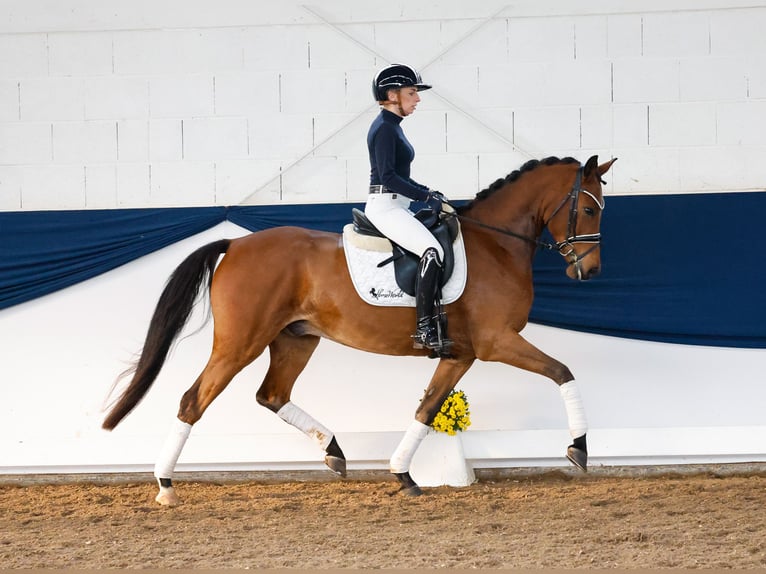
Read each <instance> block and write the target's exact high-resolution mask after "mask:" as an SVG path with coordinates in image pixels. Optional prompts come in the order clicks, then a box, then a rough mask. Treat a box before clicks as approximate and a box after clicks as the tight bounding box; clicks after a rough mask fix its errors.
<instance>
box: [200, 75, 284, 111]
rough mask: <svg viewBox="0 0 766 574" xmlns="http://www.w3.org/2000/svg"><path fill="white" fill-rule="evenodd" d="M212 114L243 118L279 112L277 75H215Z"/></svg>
mask: <svg viewBox="0 0 766 574" xmlns="http://www.w3.org/2000/svg"><path fill="white" fill-rule="evenodd" d="M214 81H215V114H216V115H217V116H246V115H253V116H255V115H259V114H269V113H274V112H278V111H279V74H278V73H277V72H260V71H248V72H226V73H222V74H216V76H215V78H214Z"/></svg>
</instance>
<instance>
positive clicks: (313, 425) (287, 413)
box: [277, 401, 333, 450]
mask: <svg viewBox="0 0 766 574" xmlns="http://www.w3.org/2000/svg"><path fill="white" fill-rule="evenodd" d="M277 415H279V418H281V419H282V420H283V421H285V422H286V423H288V424H291V425H293V426H294V427H295V428H297V429H298V430H300V431H303V433H305V434H306V435H307V436H308V437H309V438H311V439H312V440H314V441H315V442H316V443H317V444H318V445H319V446H320V447H322V450H327V447H328V446H329V445H330V442H332V437H333V434H332V431H331V430H330V429H328V428H327V427H325V426H323V425H322V424H321V423H320V422H319V421H317V420H315V419H314V417H312V416H311V415H310V414H308V413H307V412H306V411H304V410H303V409H301V408H300V407H297V406H295V405H294V404H293V402H292V401H288V402H287V403H286V404H285V405H284V406H283V407H282V408H281V409H279V410H278V411H277Z"/></svg>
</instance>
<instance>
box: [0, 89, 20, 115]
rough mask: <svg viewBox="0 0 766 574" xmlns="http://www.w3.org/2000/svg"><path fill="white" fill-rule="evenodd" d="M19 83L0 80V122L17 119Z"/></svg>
mask: <svg viewBox="0 0 766 574" xmlns="http://www.w3.org/2000/svg"><path fill="white" fill-rule="evenodd" d="M19 111H20V110H19V83H18V82H17V81H15V80H0V122H7V121H13V120H18V119H19Z"/></svg>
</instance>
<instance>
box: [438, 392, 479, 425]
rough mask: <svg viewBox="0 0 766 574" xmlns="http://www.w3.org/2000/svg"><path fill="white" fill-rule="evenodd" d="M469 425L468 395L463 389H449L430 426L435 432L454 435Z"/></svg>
mask: <svg viewBox="0 0 766 574" xmlns="http://www.w3.org/2000/svg"><path fill="white" fill-rule="evenodd" d="M469 426H471V412H470V411H469V410H468V397H467V396H466V395H465V393H464V392H463V391H456V390H454V389H453V390H452V391H450V394H449V395H447V398H446V399H445V400H444V403H442V406H441V409H439V412H438V413H436V417H435V418H434V422H432V423H431V427H432V428H433V429H434V430H436V431H437V432H446V433H447V434H449V435H455V434H457V433H458V431H464V430H466V429H467V428H468V427H469Z"/></svg>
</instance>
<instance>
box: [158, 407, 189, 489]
mask: <svg viewBox="0 0 766 574" xmlns="http://www.w3.org/2000/svg"><path fill="white" fill-rule="evenodd" d="M191 428H192V426H191V425H190V424H189V423H185V422H183V421H182V420H181V419H175V420H174V421H173V425H172V426H171V427H170V433H168V438H167V439H165V444H164V445H163V447H162V450H161V451H160V454H159V456H158V457H157V463H156V464H155V465H154V476H155V478H158V479H159V478H173V470H175V467H176V463H177V462H178V457H179V456H181V451H182V450H183V448H184V445H185V444H186V439H188V438H189V433H190V432H191Z"/></svg>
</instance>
